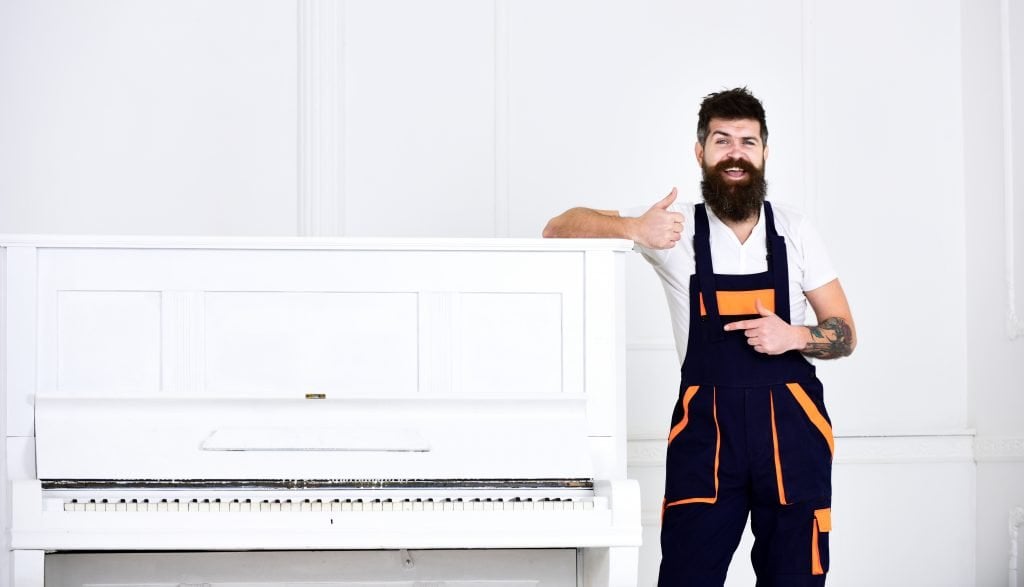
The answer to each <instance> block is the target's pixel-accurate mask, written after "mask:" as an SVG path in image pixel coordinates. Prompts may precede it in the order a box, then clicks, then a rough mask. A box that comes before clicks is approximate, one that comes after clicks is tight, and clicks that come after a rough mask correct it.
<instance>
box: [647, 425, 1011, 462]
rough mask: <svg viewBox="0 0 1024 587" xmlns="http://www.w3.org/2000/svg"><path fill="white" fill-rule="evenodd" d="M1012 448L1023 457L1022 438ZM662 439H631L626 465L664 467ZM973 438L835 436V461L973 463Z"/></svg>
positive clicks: (955, 436)
mask: <svg viewBox="0 0 1024 587" xmlns="http://www.w3.org/2000/svg"><path fill="white" fill-rule="evenodd" d="M1015 440H1016V442H1018V443H1019V447H1018V446H1017V445H1016V444H1014V445H1013V446H1014V447H1015V448H1014V450H1019V454H1020V455H1021V457H1022V458H1024V439H1015ZM666 448H667V446H666V443H665V439H664V438H661V437H658V438H650V437H644V438H637V437H634V438H630V440H629V445H628V451H629V452H628V456H627V459H628V461H627V462H628V466H629V467H631V468H636V467H663V466H664V464H665V453H666ZM974 461H975V451H974V437H973V435H972V434H970V433H968V432H964V433H955V434H942V435H920V436H916V435H907V436H836V453H835V464H837V465H844V464H906V463H963V462H974Z"/></svg>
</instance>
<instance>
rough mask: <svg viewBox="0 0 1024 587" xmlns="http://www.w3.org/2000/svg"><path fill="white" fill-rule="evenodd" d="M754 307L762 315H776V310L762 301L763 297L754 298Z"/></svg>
mask: <svg viewBox="0 0 1024 587" xmlns="http://www.w3.org/2000/svg"><path fill="white" fill-rule="evenodd" d="M754 308H755V309H756V310H757V313H758V314H760V315H761V316H764V317H768V316H774V315H775V313H774V312H772V311H771V310H769V309H768V308H766V307H764V304H762V303H761V298H755V299H754Z"/></svg>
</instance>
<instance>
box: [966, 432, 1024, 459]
mask: <svg viewBox="0 0 1024 587" xmlns="http://www.w3.org/2000/svg"><path fill="white" fill-rule="evenodd" d="M974 456H975V459H976V460H977V461H978V462H979V463H1005V462H1024V437H1020V436H979V437H977V438H975V439H974Z"/></svg>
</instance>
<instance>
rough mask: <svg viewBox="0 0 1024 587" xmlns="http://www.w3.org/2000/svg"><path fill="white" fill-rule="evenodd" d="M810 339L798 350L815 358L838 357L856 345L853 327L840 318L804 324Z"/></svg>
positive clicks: (847, 353)
mask: <svg viewBox="0 0 1024 587" xmlns="http://www.w3.org/2000/svg"><path fill="white" fill-rule="evenodd" d="M803 328H806V329H807V331H808V334H809V335H810V340H809V341H808V342H807V344H806V346H804V348H802V349H800V352H801V353H803V354H805V355H807V356H808V357H814V358H816V359H838V358H839V357H846V356H849V355H850V353H852V352H853V347H854V346H856V341H855V340H854V336H853V328H851V327H850V325H849V323H847V322H846V320H843V319H842V318H838V317H833V318H826V319H825V320H822V321H821V323H820V324H818V325H817V326H804V327H803Z"/></svg>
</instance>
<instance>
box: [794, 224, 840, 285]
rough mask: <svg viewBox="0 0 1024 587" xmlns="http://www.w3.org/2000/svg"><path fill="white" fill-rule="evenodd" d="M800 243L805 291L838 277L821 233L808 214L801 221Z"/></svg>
mask: <svg viewBox="0 0 1024 587" xmlns="http://www.w3.org/2000/svg"><path fill="white" fill-rule="evenodd" d="M800 244H801V248H802V249H803V250H802V252H803V260H804V266H803V270H804V275H803V283H802V287H803V290H804V291H805V292H806V291H812V290H815V289H818V288H819V287H821V286H823V285H825V284H826V283H828V282H830V281H832V280H833V279H835V278H836V277H838V274H837V273H836V270H835V267H833V265H832V260H831V259H830V258H829V256H828V251H827V250H826V249H825V243H824V241H822V240H821V235H820V234H818V230H817V229H816V228H815V227H814V223H813V222H811V221H810V220H809V219H808V218H807V217H806V216H804V217H803V218H802V221H801V223H800Z"/></svg>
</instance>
